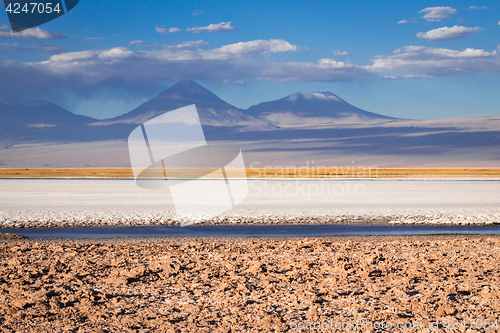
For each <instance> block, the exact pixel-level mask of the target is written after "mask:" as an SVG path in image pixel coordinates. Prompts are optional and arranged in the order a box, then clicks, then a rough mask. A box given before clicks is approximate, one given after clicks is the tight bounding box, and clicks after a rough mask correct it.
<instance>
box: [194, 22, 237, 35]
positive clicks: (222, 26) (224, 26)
mask: <svg viewBox="0 0 500 333" xmlns="http://www.w3.org/2000/svg"><path fill="white" fill-rule="evenodd" d="M187 31H189V32H194V33H200V32H204V31H208V32H214V31H236V27H234V26H232V25H231V22H221V23H219V24H210V25H209V26H207V27H195V28H187Z"/></svg>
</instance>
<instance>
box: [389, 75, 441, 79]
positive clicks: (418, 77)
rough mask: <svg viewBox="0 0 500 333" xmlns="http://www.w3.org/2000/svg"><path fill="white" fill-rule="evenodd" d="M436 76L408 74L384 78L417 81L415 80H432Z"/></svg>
mask: <svg viewBox="0 0 500 333" xmlns="http://www.w3.org/2000/svg"><path fill="white" fill-rule="evenodd" d="M433 77H434V76H432V75H423V74H406V75H400V76H394V75H386V76H384V77H383V78H384V80H415V79H432V78H433Z"/></svg>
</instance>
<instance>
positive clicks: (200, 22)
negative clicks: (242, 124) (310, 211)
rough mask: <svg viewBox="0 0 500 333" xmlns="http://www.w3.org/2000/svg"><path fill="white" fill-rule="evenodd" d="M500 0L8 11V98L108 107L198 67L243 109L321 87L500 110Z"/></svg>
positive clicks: (376, 102)
mask: <svg viewBox="0 0 500 333" xmlns="http://www.w3.org/2000/svg"><path fill="white" fill-rule="evenodd" d="M499 7H500V6H499V4H498V2H497V1H449V2H435V1H411V2H410V1H376V2H375V1H360V0H359V1H314V2H306V1H272V2H271V1H247V2H243V1H242V2H227V1H210V2H206V1H189V2H186V1H149V2H139V1H137V2H123V1H93V0H81V1H80V3H79V4H78V5H77V6H76V7H75V8H74V9H73V11H72V12H70V13H69V14H67V15H64V16H62V17H60V18H59V19H56V20H54V21H51V22H49V23H46V24H44V25H42V26H40V27H38V28H35V29H30V30H27V31H25V32H21V33H16V34H11V32H10V26H9V23H8V18H7V14H6V13H0V98H2V99H11V98H40V99H46V100H48V101H51V102H54V103H57V104H59V105H61V106H63V107H65V108H67V109H68V110H70V111H73V112H76V113H80V114H85V115H89V116H93V117H96V118H107V117H111V116H116V115H119V114H122V113H124V112H127V111H130V110H131V109H133V108H135V107H136V106H138V105H139V104H140V103H141V102H143V101H145V100H147V99H150V98H152V97H154V96H155V95H156V94H158V93H160V92H161V91H162V90H164V89H166V88H168V87H169V86H170V85H172V84H173V83H175V82H176V81H177V80H179V79H183V78H191V79H195V80H196V81H198V82H199V83H200V84H202V85H204V86H205V87H207V88H208V89H210V90H211V91H213V92H214V93H216V94H217V95H218V96H219V97H221V98H222V99H224V100H226V101H227V102H229V103H231V104H233V105H235V106H237V107H241V108H247V107H249V106H250V105H252V104H257V103H260V102H263V101H268V100H273V99H278V98H282V97H284V96H287V95H289V94H291V93H293V92H295V91H316V90H320V91H331V92H333V93H335V94H337V95H339V96H340V97H342V98H344V99H345V100H346V101H348V102H350V103H351V104H353V105H355V106H357V107H360V108H363V109H365V110H368V111H372V112H377V113H381V114H385V115H389V116H395V117H405V118H416V119H431V118H446V117H462V116H476V115H488V114H499V113H500V94H498V90H499V89H498V88H499V87H500V46H499V45H500V38H499V37H500V8H499ZM0 8H3V6H2V7H0Z"/></svg>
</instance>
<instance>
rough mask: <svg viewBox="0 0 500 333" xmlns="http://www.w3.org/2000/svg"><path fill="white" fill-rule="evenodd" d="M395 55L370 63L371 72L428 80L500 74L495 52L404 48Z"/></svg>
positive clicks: (499, 63) (468, 49) (498, 57)
mask: <svg viewBox="0 0 500 333" xmlns="http://www.w3.org/2000/svg"><path fill="white" fill-rule="evenodd" d="M397 51H398V50H396V52H395V54H394V55H391V56H378V57H376V58H375V59H372V61H373V66H372V68H373V69H374V70H377V71H379V72H387V71H405V72H410V73H422V74H425V75H430V76H443V75H455V74H467V73H498V72H500V56H499V54H498V52H497V50H494V51H492V52H488V51H485V50H482V49H473V48H467V49H465V50H463V51H458V50H451V49H444V48H431V47H425V46H406V47H404V48H403V50H401V51H400V52H397Z"/></svg>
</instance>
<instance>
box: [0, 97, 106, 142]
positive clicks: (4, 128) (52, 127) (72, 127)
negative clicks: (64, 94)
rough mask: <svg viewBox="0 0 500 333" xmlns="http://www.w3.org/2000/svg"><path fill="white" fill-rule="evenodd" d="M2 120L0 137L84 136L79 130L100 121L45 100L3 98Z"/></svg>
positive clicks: (49, 138)
mask: <svg viewBox="0 0 500 333" xmlns="http://www.w3.org/2000/svg"><path fill="white" fill-rule="evenodd" d="M0 120H1V121H0V141H4V140H16V141H19V140H68V139H78V140H81V139H83V137H82V136H81V135H79V133H78V131H79V130H82V132H83V128H84V127H87V126H86V125H87V124H89V123H92V122H95V121H96V119H94V118H91V117H86V116H80V115H76V114H74V113H71V112H69V111H68V110H65V109H63V108H61V107H60V106H58V105H56V104H52V103H49V102H46V101H41V100H23V101H15V102H7V101H0Z"/></svg>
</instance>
